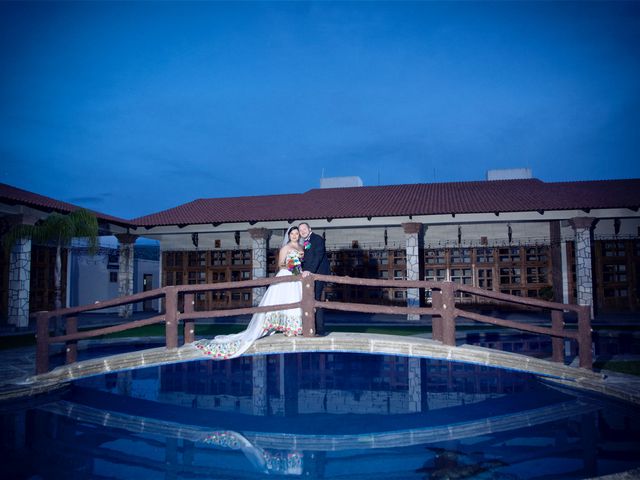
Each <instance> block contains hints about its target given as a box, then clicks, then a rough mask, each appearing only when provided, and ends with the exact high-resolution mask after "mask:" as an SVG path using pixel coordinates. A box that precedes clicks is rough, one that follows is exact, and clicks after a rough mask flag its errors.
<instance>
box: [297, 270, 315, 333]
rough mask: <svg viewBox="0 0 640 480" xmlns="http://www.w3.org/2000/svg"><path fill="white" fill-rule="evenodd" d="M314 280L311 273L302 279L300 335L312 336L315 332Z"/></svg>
mask: <svg viewBox="0 0 640 480" xmlns="http://www.w3.org/2000/svg"><path fill="white" fill-rule="evenodd" d="M315 303H316V298H315V280H314V278H313V275H309V276H308V277H305V278H303V279H302V300H301V302H300V308H301V309H302V336H303V337H313V336H314V335H315V334H316V309H315Z"/></svg>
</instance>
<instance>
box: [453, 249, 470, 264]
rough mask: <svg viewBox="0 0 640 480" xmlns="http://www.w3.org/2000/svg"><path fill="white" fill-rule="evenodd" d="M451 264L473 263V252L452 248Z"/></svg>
mask: <svg viewBox="0 0 640 480" xmlns="http://www.w3.org/2000/svg"><path fill="white" fill-rule="evenodd" d="M451 263H471V250H470V249H469V248H452V249H451Z"/></svg>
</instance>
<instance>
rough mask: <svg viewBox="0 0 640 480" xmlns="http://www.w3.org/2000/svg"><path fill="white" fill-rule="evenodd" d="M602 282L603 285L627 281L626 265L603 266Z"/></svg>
mask: <svg viewBox="0 0 640 480" xmlns="http://www.w3.org/2000/svg"><path fill="white" fill-rule="evenodd" d="M602 269H603V280H604V282H605V283H617V282H626V281H627V266H626V265H624V264H623V265H614V264H604V265H603V266H602Z"/></svg>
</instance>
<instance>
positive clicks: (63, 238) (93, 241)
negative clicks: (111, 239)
mask: <svg viewBox="0 0 640 480" xmlns="http://www.w3.org/2000/svg"><path fill="white" fill-rule="evenodd" d="M80 237H82V238H86V239H87V240H88V242H89V253H91V254H92V255H93V254H95V253H96V252H97V251H98V219H97V218H96V216H95V214H93V213H92V212H90V211H88V210H85V209H83V208H81V209H78V210H75V211H73V212H71V213H69V214H66V215H62V214H60V213H53V214H51V215H50V216H49V217H47V218H45V219H43V220H40V221H38V222H37V223H36V224H35V225H16V226H14V227H13V228H11V229H10V230H9V231H8V232H7V233H6V234H4V235H3V237H2V241H3V244H4V248H5V252H6V253H7V255H10V254H11V250H12V249H13V246H14V245H15V244H16V242H18V241H19V240H20V239H29V240H31V241H32V242H34V243H37V244H42V245H52V246H55V247H56V265H55V272H54V283H55V285H54V286H55V309H56V310H59V309H61V308H62V289H61V286H60V284H61V282H62V249H63V248H66V247H69V246H70V245H71V241H72V240H73V239H74V238H80ZM61 327H62V325H60V322H59V321H57V322H56V331H57V332H58V333H59V331H60V328H61Z"/></svg>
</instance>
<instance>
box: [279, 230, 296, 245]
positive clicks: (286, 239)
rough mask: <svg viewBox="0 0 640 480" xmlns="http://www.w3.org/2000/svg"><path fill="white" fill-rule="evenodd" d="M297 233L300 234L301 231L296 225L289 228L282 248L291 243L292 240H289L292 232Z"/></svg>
mask: <svg viewBox="0 0 640 480" xmlns="http://www.w3.org/2000/svg"><path fill="white" fill-rule="evenodd" d="M294 230H295V231H297V232H298V233H300V230H298V227H296V226H295V225H293V226H291V227H289V228H288V229H287V231H286V233H285V234H284V238H283V239H282V243H281V244H280V248H282V247H284V246H285V245H286V244H287V243H289V241H290V240H291V239H290V238H289V235H291V232H293V231H294Z"/></svg>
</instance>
